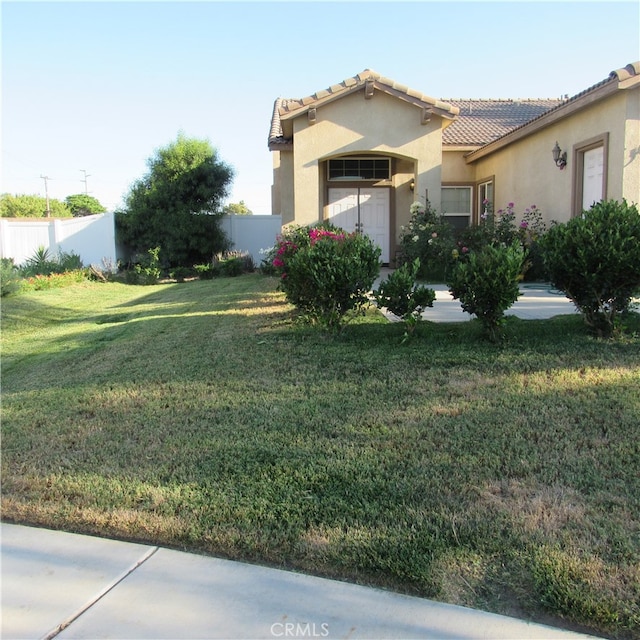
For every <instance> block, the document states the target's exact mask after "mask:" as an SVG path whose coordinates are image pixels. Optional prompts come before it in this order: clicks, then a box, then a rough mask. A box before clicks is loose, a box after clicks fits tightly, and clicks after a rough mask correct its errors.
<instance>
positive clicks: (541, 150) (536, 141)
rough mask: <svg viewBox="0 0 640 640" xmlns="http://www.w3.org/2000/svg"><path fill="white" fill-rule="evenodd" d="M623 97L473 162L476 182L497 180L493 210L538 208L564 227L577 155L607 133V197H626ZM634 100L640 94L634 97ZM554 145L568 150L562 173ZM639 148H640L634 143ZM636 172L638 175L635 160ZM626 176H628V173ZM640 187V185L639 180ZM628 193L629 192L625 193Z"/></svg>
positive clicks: (568, 210)
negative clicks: (510, 206)
mask: <svg viewBox="0 0 640 640" xmlns="http://www.w3.org/2000/svg"><path fill="white" fill-rule="evenodd" d="M624 93H625V92H620V93H618V94H615V95H613V96H612V97H610V98H608V99H606V100H603V101H601V102H597V103H595V104H593V105H591V106H590V107H588V108H586V109H584V110H582V111H580V112H578V113H574V114H573V115H572V116H571V117H570V118H565V119H563V120H560V121H558V122H557V123H554V124H552V125H550V126H548V127H547V128H545V129H542V130H539V131H536V132H535V134H533V135H530V136H527V137H526V138H523V139H522V140H519V141H517V142H515V143H512V144H511V145H509V146H508V147H506V148H503V149H500V150H499V151H496V152H495V153H493V154H491V155H490V156H488V157H486V158H482V159H480V160H478V161H477V162H474V164H473V166H474V167H475V176H476V180H480V179H481V178H482V177H483V176H487V175H495V176H496V178H495V207H496V209H499V208H502V207H504V206H505V205H506V204H507V203H509V202H513V203H515V205H516V211H517V213H518V214H521V213H522V212H523V211H524V209H526V208H527V207H529V206H530V205H532V204H535V205H536V206H537V207H538V208H539V209H540V210H541V211H542V213H543V215H544V216H545V219H546V221H547V222H550V221H551V220H556V221H558V222H566V221H567V220H569V219H570V217H571V213H572V197H573V189H574V178H575V171H576V168H577V167H576V158H575V155H574V151H575V149H576V148H577V147H580V146H581V145H582V144H584V143H585V141H587V140H590V139H592V138H594V137H596V136H600V135H602V134H605V133H608V134H609V151H608V168H607V193H606V194H605V197H606V198H613V199H620V198H622V197H623V165H624V163H625V162H628V158H629V150H626V149H625V145H627V146H628V144H629V143H628V140H627V138H628V134H627V133H625V117H626V113H627V110H628V108H629V107H628V104H627V100H628V96H625V95H624ZM635 93H636V95H637V94H638V92H637V91H636V92H635ZM556 141H558V144H559V145H560V147H561V148H562V150H563V151H567V156H568V164H567V166H566V167H565V168H564V169H563V170H560V169H559V168H558V167H556V165H555V164H554V162H553V159H552V155H551V150H552V149H553V147H554V145H555V143H556ZM636 145H637V143H636ZM634 163H636V164H635V168H634V167H633V166H631V167H630V172H631V173H632V172H633V171H635V172H636V173H637V172H638V165H637V159H636V160H634ZM624 171H629V169H627V168H625V169H624ZM636 182H637V180H636ZM626 190H628V187H627V188H626Z"/></svg>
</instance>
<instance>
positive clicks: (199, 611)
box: [0, 523, 593, 640]
mask: <svg viewBox="0 0 640 640" xmlns="http://www.w3.org/2000/svg"><path fill="white" fill-rule="evenodd" d="M0 531H1V534H2V593H1V595H2V629H1V631H2V638H3V639H4V640H18V639H20V638H54V637H56V638H61V639H62V638H82V639H93V638H117V639H123V640H124V639H132V640H133V639H136V640H137V639H139V638H149V639H153V640H162V639H173V640H178V639H180V640H182V639H185V640H187V639H195V638H207V639H208V638H211V639H214V638H215V639H217V638H220V639H226V640H236V639H238V640H245V639H246V640H251V639H254V638H256V639H257V638H267V639H272V638H349V639H350V640H351V639H357V638H364V639H371V640H374V639H375V640H378V639H383V638H402V639H404V640H409V639H412V638H420V639H423V640H454V639H459V640H472V639H487V640H500V639H509V640H534V639H535V640H554V639H557V640H572V639H573V640H577V639H578V638H583V639H584V638H589V637H593V636H586V635H581V634H576V633H571V632H568V631H562V630H558V629H554V628H552V627H548V626H543V625H537V624H530V623H527V622H523V621H521V620H516V619H513V618H508V617H505V616H499V615H495V614H489V613H482V612H479V611H474V610H472V609H467V608H464V607H457V606H452V605H446V604H440V603H437V602H432V601H430V600H424V599H422V598H415V597H410V596H404V595H400V594H396V593H392V592H387V591H383V590H380V589H372V588H368V587H362V586H358V585H353V584H348V583H344V582H338V581H335V580H326V579H323V578H316V577H311V576H305V575H302V574H298V573H291V572H287V571H281V570H277V569H268V568H265V567H260V566H254V565H249V564H245V563H240V562H231V561H228V560H221V559H217V558H212V557H208V556H200V555H195V554H188V553H183V552H179V551H172V550H169V549H164V548H159V547H155V546H147V545H140V544H132V543H128V542H119V541H115V540H107V539H102V538H95V537H90V536H83V535H77V534H68V533H62V532H58V531H49V530H46V529H37V528H33V527H24V526H19V525H12V524H5V523H2V524H1V525H0Z"/></svg>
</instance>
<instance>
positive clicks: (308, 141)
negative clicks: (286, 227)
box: [281, 91, 442, 224]
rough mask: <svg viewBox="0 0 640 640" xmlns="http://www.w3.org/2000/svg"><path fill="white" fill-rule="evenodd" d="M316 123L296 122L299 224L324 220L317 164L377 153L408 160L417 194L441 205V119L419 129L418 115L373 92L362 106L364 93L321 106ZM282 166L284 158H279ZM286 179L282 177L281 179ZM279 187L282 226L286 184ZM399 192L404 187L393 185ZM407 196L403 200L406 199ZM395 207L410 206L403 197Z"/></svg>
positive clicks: (295, 194)
mask: <svg viewBox="0 0 640 640" xmlns="http://www.w3.org/2000/svg"><path fill="white" fill-rule="evenodd" d="M316 113H317V116H316V117H317V120H316V122H315V123H314V124H310V123H309V121H308V118H307V116H306V115H302V116H300V117H298V118H296V119H295V120H294V123H293V125H294V126H293V129H294V151H293V153H292V154H286V155H291V156H292V175H293V193H292V194H289V195H292V197H293V209H294V211H295V220H296V223H299V224H312V223H315V222H317V221H319V220H321V219H322V216H323V205H324V200H325V195H324V192H325V181H324V175H323V173H322V167H321V163H322V162H323V161H324V160H326V159H328V158H331V157H336V156H340V155H345V154H358V153H370V152H375V153H380V154H381V155H387V156H392V157H397V158H404V159H411V160H412V161H414V162H415V165H414V166H415V169H416V189H415V193H416V194H424V193H425V190H427V189H428V190H429V194H430V196H431V194H433V197H434V198H435V197H437V200H438V202H439V200H440V181H441V155H442V149H441V141H442V138H441V129H440V126H441V119H440V118H439V117H437V116H434V117H433V118H432V119H431V121H430V122H429V123H427V124H421V123H420V119H421V109H420V108H418V107H416V106H413V105H411V104H408V103H406V102H404V101H402V100H399V99H398V98H395V97H392V96H389V95H386V94H384V93H382V92H380V91H376V92H375V93H374V95H373V98H371V99H369V100H365V98H364V93H363V92H362V91H359V92H356V93H354V94H351V95H349V96H346V97H344V98H342V99H339V100H336V101H334V102H331V103H329V104H326V105H323V106H321V107H319V108H318V109H317V112H316ZM282 156H283V160H284V156H285V154H282ZM285 175H286V174H284V173H283V174H282V177H283V178H284V177H285ZM286 182H287V180H286V178H285V179H284V180H283V183H282V187H281V194H282V213H283V221H284V220H285V219H288V215H286V214H285V211H286V209H287V205H286V204H285V201H286V198H287V197H288V196H287V195H285V186H284V185H285V183H286ZM393 186H395V187H397V188H399V187H401V186H402V185H399V184H396V183H394V185H393ZM405 196H406V197H405ZM401 198H402V200H403V201H402V202H396V203H395V204H396V207H398V206H399V205H401V206H402V207H403V208H404V207H405V206H406V204H407V203H406V202H404V200H408V201H409V202H408V204H409V205H410V203H411V199H412V195H411V194H404V196H401Z"/></svg>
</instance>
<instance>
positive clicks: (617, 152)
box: [270, 63, 640, 256]
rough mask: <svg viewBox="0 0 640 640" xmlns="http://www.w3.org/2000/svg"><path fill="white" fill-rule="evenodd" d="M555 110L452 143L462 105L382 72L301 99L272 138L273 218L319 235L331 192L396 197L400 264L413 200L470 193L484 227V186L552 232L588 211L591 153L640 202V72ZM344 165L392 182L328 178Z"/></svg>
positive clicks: (283, 112)
mask: <svg viewBox="0 0 640 640" xmlns="http://www.w3.org/2000/svg"><path fill="white" fill-rule="evenodd" d="M557 104H558V106H556V107H553V108H549V109H548V110H543V111H542V112H541V113H542V115H540V116H538V117H535V118H534V119H532V120H530V121H529V120H525V124H523V125H521V126H517V127H515V128H513V129H510V128H507V129H506V131H507V133H506V134H504V135H501V136H500V137H498V138H497V139H494V140H493V141H492V142H489V143H487V144H484V145H480V144H477V143H475V144H464V143H460V144H450V143H449V142H448V141H444V137H443V131H444V130H445V129H446V127H448V126H449V125H450V124H451V123H452V121H454V120H455V119H456V117H457V114H458V113H459V111H460V110H459V109H458V108H457V107H453V106H452V105H450V104H447V103H443V102H440V101H437V100H434V99H432V98H428V97H426V96H424V95H422V94H420V93H418V92H415V91H412V90H410V89H408V88H407V87H404V86H401V85H397V84H395V83H393V82H392V81H390V80H388V79H385V78H382V77H380V76H379V75H378V74H374V73H373V72H363V74H360V76H356V77H355V78H350V79H348V80H346V81H344V82H343V83H341V84H340V85H335V86H334V87H331V88H329V89H327V90H326V91H322V92H319V93H318V94H314V95H313V96H309V97H308V98H304V99H302V100H296V101H284V102H283V103H282V106H278V102H277V103H276V110H275V112H274V113H275V114H276V115H275V116H274V120H273V121H272V134H273V132H274V131H276V133H277V136H275V137H272V138H270V148H271V149H272V151H273V172H274V184H273V190H272V205H273V213H274V214H280V215H281V216H282V221H283V224H284V225H286V224H298V225H311V224H315V223H317V222H320V221H322V220H326V219H328V217H329V206H328V202H329V189H330V188H331V187H334V186H339V187H347V188H348V187H353V188H356V187H359V186H363V185H364V186H366V187H368V188H371V187H374V188H378V187H379V188H385V189H389V192H390V211H389V221H388V224H389V243H390V247H389V255H391V256H393V255H395V248H396V244H397V241H398V238H399V234H400V230H401V227H402V226H403V225H406V224H407V222H408V221H409V219H410V212H409V209H410V206H411V204H412V202H414V201H416V200H421V201H422V202H425V201H426V200H428V201H429V203H430V204H431V205H432V207H433V208H434V209H435V210H436V211H440V210H441V209H440V204H441V192H442V189H443V187H447V186H449V187H450V186H465V187H469V188H471V189H472V200H473V207H472V209H473V210H472V212H471V218H470V222H471V223H474V222H477V221H478V215H479V207H480V196H481V193H482V191H481V190H480V188H479V185H481V184H486V183H490V185H491V188H492V190H493V206H494V208H495V209H499V208H502V207H504V206H505V205H506V204H507V203H509V202H513V203H515V205H516V206H515V209H516V213H518V214H522V213H523V212H524V210H525V209H526V208H527V207H529V206H530V205H533V204H535V205H536V206H537V207H538V209H540V210H541V211H542V213H543V215H544V217H545V219H546V221H547V223H549V222H551V221H552V220H555V221H558V222H564V221H567V220H568V219H569V218H570V217H571V216H572V215H576V214H578V213H579V212H580V211H581V203H582V199H581V197H582V196H581V189H582V182H581V181H582V175H583V159H584V153H585V151H588V150H589V149H592V148H593V147H602V148H603V152H602V153H603V154H604V165H603V178H602V194H603V198H605V199H616V200H620V199H622V198H624V199H626V200H627V201H628V202H630V203H638V202H639V201H640V63H634V64H633V65H628V66H627V67H625V68H624V69H620V70H618V71H617V72H612V74H611V75H610V77H609V78H608V79H606V80H605V81H602V82H601V83H598V84H597V85H594V87H592V88H590V89H588V90H586V91H585V92H583V93H582V94H579V95H578V96H575V97H574V98H572V99H569V100H567V101H565V102H561V101H558V103H557ZM276 125H277V126H276ZM466 126H467V125H466V124H464V127H466ZM451 131H453V127H452V129H451ZM447 136H448V137H449V138H451V137H452V136H451V135H449V133H448V132H447ZM494 137H495V136H494ZM272 141H273V144H272ZM556 141H557V142H558V144H559V145H560V147H561V148H562V150H563V151H566V152H567V165H566V166H565V167H564V168H563V169H560V168H558V167H557V166H556V164H555V163H554V161H553V159H552V153H551V151H552V149H553V147H554V145H555V144H556ZM598 153H600V151H599V152H598ZM346 157H352V158H353V157H361V158H362V157H364V158H369V157H378V158H380V157H384V158H390V159H391V172H390V176H389V178H388V179H385V180H380V181H369V180H364V179H362V178H361V179H360V180H357V181H349V180H347V179H344V178H341V179H340V180H329V178H328V171H327V163H328V161H330V160H332V159H336V158H346ZM585 179H586V178H585ZM598 179H599V178H598ZM592 184H593V183H592Z"/></svg>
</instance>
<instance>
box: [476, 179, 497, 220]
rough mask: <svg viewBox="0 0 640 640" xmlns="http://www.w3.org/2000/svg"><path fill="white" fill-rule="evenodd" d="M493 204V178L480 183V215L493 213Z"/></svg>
mask: <svg viewBox="0 0 640 640" xmlns="http://www.w3.org/2000/svg"><path fill="white" fill-rule="evenodd" d="M493 206H494V202H493V180H486V181H485V182H481V183H480V184H479V185H478V215H480V216H482V215H486V214H488V213H491V212H492V211H493V210H494V208H493Z"/></svg>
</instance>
